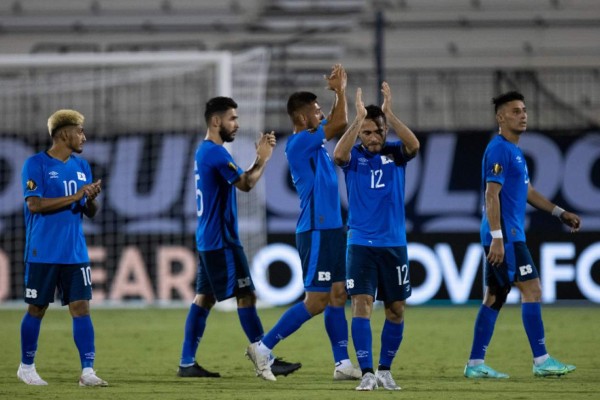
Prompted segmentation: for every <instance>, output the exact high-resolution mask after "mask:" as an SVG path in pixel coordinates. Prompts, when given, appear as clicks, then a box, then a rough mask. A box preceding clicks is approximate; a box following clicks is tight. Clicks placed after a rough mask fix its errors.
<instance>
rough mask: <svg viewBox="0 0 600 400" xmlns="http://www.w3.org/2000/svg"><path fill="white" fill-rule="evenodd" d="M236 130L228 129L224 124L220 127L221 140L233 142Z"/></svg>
mask: <svg viewBox="0 0 600 400" xmlns="http://www.w3.org/2000/svg"><path fill="white" fill-rule="evenodd" d="M235 132H236V131H228V130H227V129H226V128H225V127H224V126H223V125H221V126H220V127H219V136H220V137H221V140H222V141H223V142H226V143H230V142H233V140H234V139H235Z"/></svg>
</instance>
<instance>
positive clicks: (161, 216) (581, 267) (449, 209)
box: [0, 132, 600, 304]
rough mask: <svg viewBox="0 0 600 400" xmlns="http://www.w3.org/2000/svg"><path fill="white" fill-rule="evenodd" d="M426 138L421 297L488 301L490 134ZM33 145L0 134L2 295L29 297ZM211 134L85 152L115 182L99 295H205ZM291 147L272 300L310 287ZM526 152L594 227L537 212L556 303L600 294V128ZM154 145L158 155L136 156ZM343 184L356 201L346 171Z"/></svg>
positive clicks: (419, 182)
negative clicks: (298, 245)
mask: <svg viewBox="0 0 600 400" xmlns="http://www.w3.org/2000/svg"><path fill="white" fill-rule="evenodd" d="M419 138H420V139H421V143H422V147H421V154H420V155H419V157H417V158H416V159H415V160H414V162H411V165H410V167H409V168H407V177H406V182H407V186H406V201H407V227H408V232H409V241H410V243H411V244H410V246H409V258H410V259H411V270H412V274H413V276H412V280H413V281H414V286H413V296H412V297H411V301H412V302H413V303H423V302H427V301H431V300H450V301H451V302H452V303H456V304H462V303H465V302H468V301H469V300H471V299H480V298H481V287H482V283H481V276H480V275H481V260H482V251H481V248H480V246H479V244H478V243H479V239H478V231H479V223H480V213H481V211H480V209H481V203H482V199H481V188H480V187H481V177H480V175H481V166H480V165H481V157H482V154H483V151H484V149H485V146H486V144H487V142H488V141H489V139H490V132H479V133H452V132H432V133H428V134H421V135H419ZM31 140H32V139H31V138H26V137H18V136H14V135H13V136H9V135H1V136H0V302H4V301H9V300H17V299H20V298H21V297H22V296H23V292H22V291H23V284H22V280H23V261H22V260H23V245H24V231H23V198H22V188H21V179H20V173H21V168H22V166H23V162H24V161H25V159H26V158H27V157H28V156H30V155H32V154H34V153H35V152H36V151H39V150H40V149H42V148H43V146H44V145H45V144H43V143H36V142H32V141H31ZM197 140H198V135H193V134H189V133H186V134H183V133H181V134H177V133H172V134H162V135H145V134H138V135H135V134H130V135H119V136H112V137H108V138H102V139H96V140H95V139H94V138H93V137H90V139H89V140H88V141H87V143H86V149H85V158H86V159H87V160H89V161H90V164H91V166H92V170H93V175H94V178H95V179H99V178H101V179H103V182H105V190H104V191H103V192H102V194H101V196H100V198H99V201H100V203H101V205H102V208H101V211H100V212H99V214H98V215H97V217H96V218H95V219H94V220H93V221H86V222H85V225H84V229H85V232H86V234H87V237H88V244H89V248H90V257H91V259H92V262H91V264H92V279H93V281H94V299H95V301H102V300H104V299H112V300H118V301H121V300H129V299H136V300H142V301H145V302H154V301H163V300H164V301H170V300H183V299H185V300H189V299H191V298H192V296H193V282H194V272H195V268H196V255H195V251H194V248H195V245H194V231H195V223H196V221H195V217H194V215H195V202H194V192H193V189H194V185H193V171H192V168H191V165H192V158H193V150H194V149H195V147H196V143H197ZM285 142H286V137H285V136H282V137H279V139H278V145H277V147H276V149H275V152H274V154H273V158H272V159H271V161H270V162H269V166H268V168H267V170H266V173H265V178H266V179H265V182H266V205H267V227H268V233H269V235H268V242H269V244H268V245H267V246H266V247H264V248H263V249H261V250H259V251H258V252H257V253H256V255H255V256H254V257H253V259H250V260H249V261H250V264H251V265H252V268H253V274H254V279H255V281H256V283H257V284H256V286H257V289H258V294H259V296H261V298H262V299H263V300H265V301H266V302H269V303H272V304H287V303H289V302H292V301H294V300H297V299H298V298H299V296H301V293H302V285H301V273H298V268H299V261H298V260H297V259H296V258H295V256H296V257H297V254H296V253H295V251H294V250H295V249H294V247H293V246H294V234H293V232H294V229H295V223H296V219H297V216H298V212H299V205H298V199H297V196H296V194H295V192H294V188H293V186H292V184H291V182H290V178H289V171H288V168H287V163H286V161H285V155H284V154H283V151H284V149H285ZM332 145H335V144H332ZM520 146H521V148H522V149H523V152H524V154H525V156H526V158H527V162H528V165H529V171H530V175H531V177H532V183H533V185H534V186H535V187H536V188H537V189H538V191H540V192H541V193H543V194H544V195H545V196H547V197H548V198H550V199H552V200H553V201H555V202H557V203H559V204H561V205H562V206H563V207H564V208H567V209H570V210H573V211H574V212H576V213H578V214H579V215H580V216H581V217H582V220H583V225H582V231H581V232H579V233H577V234H574V235H573V234H569V233H567V231H566V230H564V229H563V228H562V227H561V225H560V224H559V223H558V221H557V220H556V219H555V218H553V217H552V216H550V215H547V214H544V213H540V212H537V211H535V210H534V209H532V208H531V209H529V210H528V218H527V223H528V244H529V247H530V249H531V250H532V252H533V253H534V254H533V255H534V260H535V262H536V264H537V267H538V269H539V270H540V273H541V278H542V284H543V287H544V294H543V295H544V301H545V302H553V301H556V300H560V299H587V300H590V301H593V302H600V235H598V231H600V133H598V132H586V133H583V134H578V135H571V136H556V135H548V134H542V133H536V132H527V133H526V134H525V135H524V136H523V138H522V141H521V143H520ZM140 149H147V150H149V151H151V153H152V154H153V157H152V158H151V159H142V158H141V157H132V156H131V155H133V154H139V152H140V151H141V150H140ZM126 155H128V156H126ZM339 174H340V178H342V176H341V175H342V173H341V171H340V172H339ZM340 191H341V195H342V201H343V206H345V205H346V204H345V202H346V194H345V187H344V183H343V179H340ZM158 194H160V195H158ZM149 238H151V239H152V240H149ZM49 240H52V238H49ZM150 244H152V245H150ZM298 279H300V284H299V283H298ZM513 295H514V294H513ZM509 300H510V299H509ZM512 301H515V299H514V298H513V299H512Z"/></svg>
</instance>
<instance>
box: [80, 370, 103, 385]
mask: <svg viewBox="0 0 600 400" xmlns="http://www.w3.org/2000/svg"><path fill="white" fill-rule="evenodd" d="M79 386H108V382H106V381H105V380H104V379H100V378H99V377H98V376H97V375H96V371H92V372H88V373H87V374H83V375H81V377H80V378H79Z"/></svg>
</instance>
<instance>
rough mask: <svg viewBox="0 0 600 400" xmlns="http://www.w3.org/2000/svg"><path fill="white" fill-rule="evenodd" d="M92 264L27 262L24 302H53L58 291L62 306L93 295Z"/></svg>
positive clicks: (42, 303)
mask: <svg viewBox="0 0 600 400" xmlns="http://www.w3.org/2000/svg"><path fill="white" fill-rule="evenodd" d="M91 272H92V271H91V269H90V264H89V263H82V264H42V263H25V293H24V296H25V303H28V304H35V305H36V306H46V305H48V304H50V303H54V295H55V293H56V292H57V291H58V297H60V299H61V302H62V305H63V306H66V305H67V304H69V303H72V302H74V301H79V300H91V298H92V273H91Z"/></svg>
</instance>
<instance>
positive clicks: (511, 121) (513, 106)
mask: <svg viewBox="0 0 600 400" xmlns="http://www.w3.org/2000/svg"><path fill="white" fill-rule="evenodd" d="M497 119H498V125H500V130H501V132H511V133H514V134H517V135H520V134H521V133H523V132H525V130H526V129H527V108H526V107H525V103H523V102H522V101H521V100H514V101H511V102H508V103H506V104H503V105H502V107H500V109H499V110H498V114H497Z"/></svg>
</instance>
